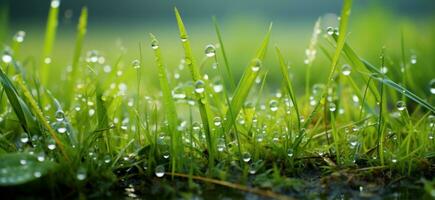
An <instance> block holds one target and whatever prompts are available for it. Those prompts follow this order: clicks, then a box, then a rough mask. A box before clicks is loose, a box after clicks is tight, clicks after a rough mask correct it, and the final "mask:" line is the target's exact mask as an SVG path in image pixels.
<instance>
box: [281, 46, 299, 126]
mask: <svg viewBox="0 0 435 200" xmlns="http://www.w3.org/2000/svg"><path fill="white" fill-rule="evenodd" d="M275 50H276V54H277V56H278V60H279V66H280V68H281V74H282V76H283V78H284V81H285V88H286V90H287V93H288V95H289V96H290V98H291V100H292V102H293V105H294V108H295V112H296V116H297V118H298V120H296V121H297V122H298V129H299V132H301V120H299V119H300V114H299V108H298V103H297V100H296V95H295V93H294V92H293V84H292V82H291V80H290V77H289V76H288V71H287V65H286V63H285V61H284V57H283V56H282V54H281V50H280V49H279V48H278V47H275Z"/></svg>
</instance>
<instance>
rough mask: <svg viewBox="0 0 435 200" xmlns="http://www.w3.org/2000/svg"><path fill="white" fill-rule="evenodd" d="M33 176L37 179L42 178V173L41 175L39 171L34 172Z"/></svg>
mask: <svg viewBox="0 0 435 200" xmlns="http://www.w3.org/2000/svg"><path fill="white" fill-rule="evenodd" d="M33 176H34V177H35V178H39V177H41V176H42V173H41V172H40V171H35V172H33Z"/></svg>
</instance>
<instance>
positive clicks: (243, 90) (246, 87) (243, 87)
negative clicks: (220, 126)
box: [224, 23, 272, 130]
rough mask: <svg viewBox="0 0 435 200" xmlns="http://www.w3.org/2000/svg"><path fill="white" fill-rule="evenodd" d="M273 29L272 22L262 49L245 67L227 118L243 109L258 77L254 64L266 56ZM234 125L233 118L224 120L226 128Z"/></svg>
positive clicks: (233, 116) (235, 116)
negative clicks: (253, 68) (253, 67)
mask: <svg viewBox="0 0 435 200" xmlns="http://www.w3.org/2000/svg"><path fill="white" fill-rule="evenodd" d="M271 31H272V23H271V24H270V26H269V29H268V31H267V33H266V36H265V37H264V39H263V43H262V44H261V46H260V49H258V51H257V55H256V57H255V58H254V59H253V60H252V61H251V63H250V65H249V66H248V67H247V68H246V69H245V72H244V73H243V76H242V78H241V80H240V81H239V84H238V85H237V88H236V90H235V91H234V95H233V99H232V100H231V105H229V106H231V109H232V110H231V111H232V112H231V113H232V116H231V113H230V112H228V111H227V113H226V118H227V119H236V118H237V115H238V114H239V112H240V110H241V109H242V106H243V103H244V102H245V100H246V98H247V97H248V94H249V91H250V90H251V88H252V86H253V85H254V83H255V79H256V78H257V76H258V74H259V71H260V70H259V71H253V70H252V68H251V67H252V65H253V62H255V61H256V60H257V59H258V60H260V61H262V60H263V59H264V57H265V56H266V51H267V46H268V44H269V39H270V33H271ZM233 125H234V122H233V120H226V121H225V122H224V128H225V130H229V129H230V128H231V127H232V126H233Z"/></svg>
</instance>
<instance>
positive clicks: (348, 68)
mask: <svg viewBox="0 0 435 200" xmlns="http://www.w3.org/2000/svg"><path fill="white" fill-rule="evenodd" d="M351 71H352V67H351V66H350V65H348V64H344V65H343V66H342V67H341V73H342V74H343V75H345V76H349V75H350V73H351Z"/></svg>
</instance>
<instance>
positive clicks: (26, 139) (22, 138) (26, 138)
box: [20, 132, 29, 143]
mask: <svg viewBox="0 0 435 200" xmlns="http://www.w3.org/2000/svg"><path fill="white" fill-rule="evenodd" d="M20 141H21V142H22V143H27V142H29V136H28V135H27V133H25V132H23V133H21V136H20Z"/></svg>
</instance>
